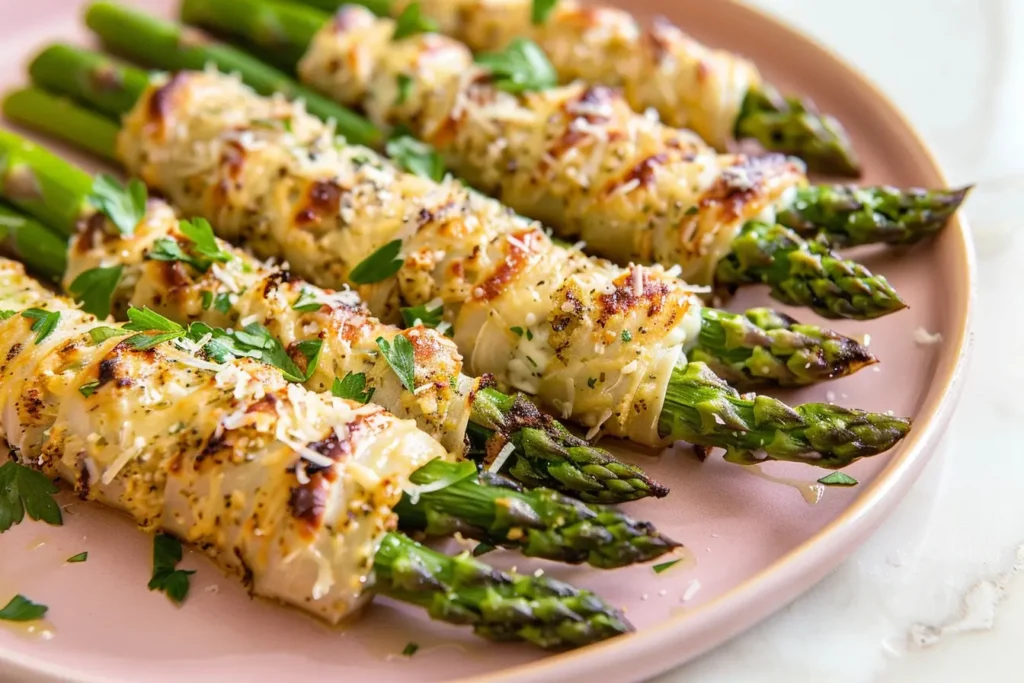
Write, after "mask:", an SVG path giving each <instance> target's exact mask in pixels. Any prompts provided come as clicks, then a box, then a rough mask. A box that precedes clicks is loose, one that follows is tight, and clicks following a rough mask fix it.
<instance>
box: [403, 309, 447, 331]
mask: <svg viewBox="0 0 1024 683" xmlns="http://www.w3.org/2000/svg"><path fill="white" fill-rule="evenodd" d="M443 314H444V305H443V304H442V305H440V306H438V307H436V308H427V304H422V305H420V306H413V307H411V308H403V309H402V321H403V322H404V323H405V326H406V327H415V326H416V325H423V327H429V328H432V329H433V328H435V327H437V326H438V325H440V324H441V322H442V320H443V318H442V316H443Z"/></svg>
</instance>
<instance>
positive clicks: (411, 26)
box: [391, 2, 437, 40]
mask: <svg viewBox="0 0 1024 683" xmlns="http://www.w3.org/2000/svg"><path fill="white" fill-rule="evenodd" d="M436 31H437V23H436V22H434V21H433V20H431V19H428V18H426V17H425V16H423V8H422V7H420V3H418V2H414V3H412V4H411V5H409V6H408V7H406V8H405V9H404V10H402V13H401V14H399V15H398V19H396V20H395V32H394V33H393V34H392V35H391V40H401V39H402V38H408V37H409V36H414V35H416V34H418V33H434V32H436Z"/></svg>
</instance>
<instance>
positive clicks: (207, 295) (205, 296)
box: [200, 289, 213, 311]
mask: <svg viewBox="0 0 1024 683" xmlns="http://www.w3.org/2000/svg"><path fill="white" fill-rule="evenodd" d="M200 297H202V298H201V299H200V303H201V305H202V307H203V310H204V311H208V310H210V306H212V305H213V292H211V291H210V290H208V289H204V290H203V292H202V294H200Z"/></svg>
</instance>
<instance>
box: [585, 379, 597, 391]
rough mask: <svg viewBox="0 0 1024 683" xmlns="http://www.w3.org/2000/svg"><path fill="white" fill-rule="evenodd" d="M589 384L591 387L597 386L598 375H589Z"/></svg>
mask: <svg viewBox="0 0 1024 683" xmlns="http://www.w3.org/2000/svg"><path fill="white" fill-rule="evenodd" d="M587 386H588V387H590V388H591V389H593V388H594V387H595V386H597V378H596V377H589V378H587Z"/></svg>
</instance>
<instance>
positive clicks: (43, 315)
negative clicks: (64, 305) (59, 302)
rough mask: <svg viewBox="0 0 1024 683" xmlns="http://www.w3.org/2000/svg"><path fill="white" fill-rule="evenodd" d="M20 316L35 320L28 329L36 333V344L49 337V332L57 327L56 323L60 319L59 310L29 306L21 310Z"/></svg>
mask: <svg viewBox="0 0 1024 683" xmlns="http://www.w3.org/2000/svg"><path fill="white" fill-rule="evenodd" d="M21 317H22V318H28V319H29V320H33V321H35V322H33V323H32V327H30V328H29V329H30V330H32V331H33V332H35V333H36V344H37V345H38V344H41V343H42V341H43V340H44V339H46V338H47V337H49V336H50V333H51V332H53V330H54V328H56V327H57V323H58V322H59V321H60V311H47V310H44V309H42V308H29V309H26V310H24V311H22V312H21Z"/></svg>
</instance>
